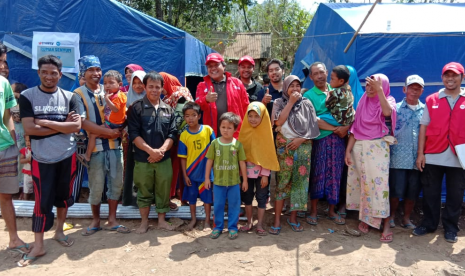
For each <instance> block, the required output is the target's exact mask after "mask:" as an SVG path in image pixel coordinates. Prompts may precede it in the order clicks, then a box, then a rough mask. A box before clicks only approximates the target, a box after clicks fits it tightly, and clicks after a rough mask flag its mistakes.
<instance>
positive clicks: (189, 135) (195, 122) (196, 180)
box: [178, 102, 215, 231]
mask: <svg viewBox="0 0 465 276" xmlns="http://www.w3.org/2000/svg"><path fill="white" fill-rule="evenodd" d="M182 113H183V115H184V120H185V121H186V123H187V125H188V128H187V129H186V130H184V132H183V133H182V134H181V137H180V138H179V146H178V156H179V157H180V158H181V169H182V174H183V176H184V180H185V182H186V187H185V188H184V192H183V195H182V200H186V201H188V202H189V206H190V210H191V217H192V220H191V222H190V223H189V225H188V226H187V228H188V229H189V230H192V229H193V228H194V226H195V224H196V222H197V218H196V216H195V212H196V203H197V197H199V196H200V199H201V200H202V201H203V203H204V208H205V227H204V230H205V231H208V229H210V212H211V204H212V203H213V197H212V190H211V189H208V190H207V189H205V185H204V181H205V166H206V164H207V159H206V158H205V154H206V153H207V151H208V149H209V148H210V143H211V142H212V141H213V140H215V132H214V131H213V129H212V128H211V127H210V126H207V125H201V124H199V120H200V116H201V115H200V105H198V104H196V103H194V102H189V103H186V104H185V105H184V107H183V109H182ZM210 179H213V174H212V173H210Z"/></svg>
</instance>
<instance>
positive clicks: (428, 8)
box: [292, 3, 465, 101]
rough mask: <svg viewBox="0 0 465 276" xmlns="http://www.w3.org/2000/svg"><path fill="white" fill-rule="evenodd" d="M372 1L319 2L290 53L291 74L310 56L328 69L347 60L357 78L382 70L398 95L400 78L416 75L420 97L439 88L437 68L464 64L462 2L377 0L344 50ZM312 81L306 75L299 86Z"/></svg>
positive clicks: (464, 8)
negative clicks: (386, 0) (421, 85)
mask: <svg viewBox="0 0 465 276" xmlns="http://www.w3.org/2000/svg"><path fill="white" fill-rule="evenodd" d="M371 6H372V4H324V3H322V4H320V5H319V7H318V10H317V11H316V13H315V15H314V17H313V20H312V22H311V24H310V26H309V27H308V30H307V32H306V34H305V37H304V38H303V40H302V43H301V44H300V46H299V49H298V50H297V52H296V54H295V64H294V67H293V71H292V74H295V75H297V76H299V77H301V78H302V79H303V78H304V74H303V73H302V69H303V68H304V67H305V66H307V67H308V66H309V65H310V64H312V63H313V62H315V61H321V62H324V63H325V64H326V66H327V67H328V70H331V68H332V67H334V66H336V65H340V64H347V65H352V66H353V67H354V68H355V69H356V70H357V71H358V76H359V78H360V81H361V82H362V83H364V79H365V77H366V76H369V75H372V74H375V73H383V74H385V75H387V76H388V77H389V80H390V82H391V92H392V95H393V96H394V97H395V98H396V100H398V101H399V100H402V98H403V93H402V86H403V84H404V81H405V78H406V77H407V76H408V75H411V74H418V75H420V76H421V77H423V78H424V80H425V82H426V87H425V93H424V94H423V95H422V100H424V98H425V97H426V96H427V95H428V94H430V93H433V92H435V91H437V90H438V89H439V88H441V87H442V81H441V70H442V67H443V66H444V65H445V64H446V63H448V62H451V61H456V62H460V63H462V64H465V34H464V31H465V16H464V15H465V4H378V5H376V7H375V8H374V10H373V12H372V13H371V15H370V16H369V17H368V20H367V21H366V22H365V24H364V25H363V27H362V29H361V30H360V33H359V34H358V35H357V37H356V39H355V41H354V43H353V44H352V46H351V47H350V48H349V51H348V52H347V53H344V48H345V47H346V46H347V44H348V43H349V41H350V39H351V38H352V36H353V34H354V33H355V31H356V30H357V29H358V28H359V26H360V25H361V23H362V21H363V19H364V18H365V16H366V15H367V13H368V11H369V10H370V8H371ZM312 86H313V83H312V81H311V80H310V79H306V80H305V83H304V87H306V88H311V87H312Z"/></svg>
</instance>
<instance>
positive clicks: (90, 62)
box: [79, 56, 102, 75]
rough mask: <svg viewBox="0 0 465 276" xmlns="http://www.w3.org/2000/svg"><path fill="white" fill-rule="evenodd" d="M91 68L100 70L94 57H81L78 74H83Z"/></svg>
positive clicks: (96, 58) (97, 60) (98, 61)
mask: <svg viewBox="0 0 465 276" xmlns="http://www.w3.org/2000/svg"><path fill="white" fill-rule="evenodd" d="M92 67H98V68H102V66H101V65H100V60H99V59H98V57H96V56H83V57H81V58H80V59H79V73H81V74H83V75H84V73H85V72H86V71H87V69H89V68H92Z"/></svg>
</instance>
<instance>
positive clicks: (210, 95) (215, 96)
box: [205, 86, 218, 103]
mask: <svg viewBox="0 0 465 276" xmlns="http://www.w3.org/2000/svg"><path fill="white" fill-rule="evenodd" d="M205 99H206V100H207V102H209V103H212V102H216V100H217V99H218V93H216V92H213V87H211V86H210V89H209V90H208V93H207V96H206V97H205Z"/></svg>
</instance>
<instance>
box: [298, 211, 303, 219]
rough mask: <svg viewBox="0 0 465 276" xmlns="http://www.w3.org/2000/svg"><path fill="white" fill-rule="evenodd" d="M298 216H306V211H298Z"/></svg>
mask: <svg viewBox="0 0 465 276" xmlns="http://www.w3.org/2000/svg"><path fill="white" fill-rule="evenodd" d="M297 217H299V218H305V212H303V211H298V212H297Z"/></svg>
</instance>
